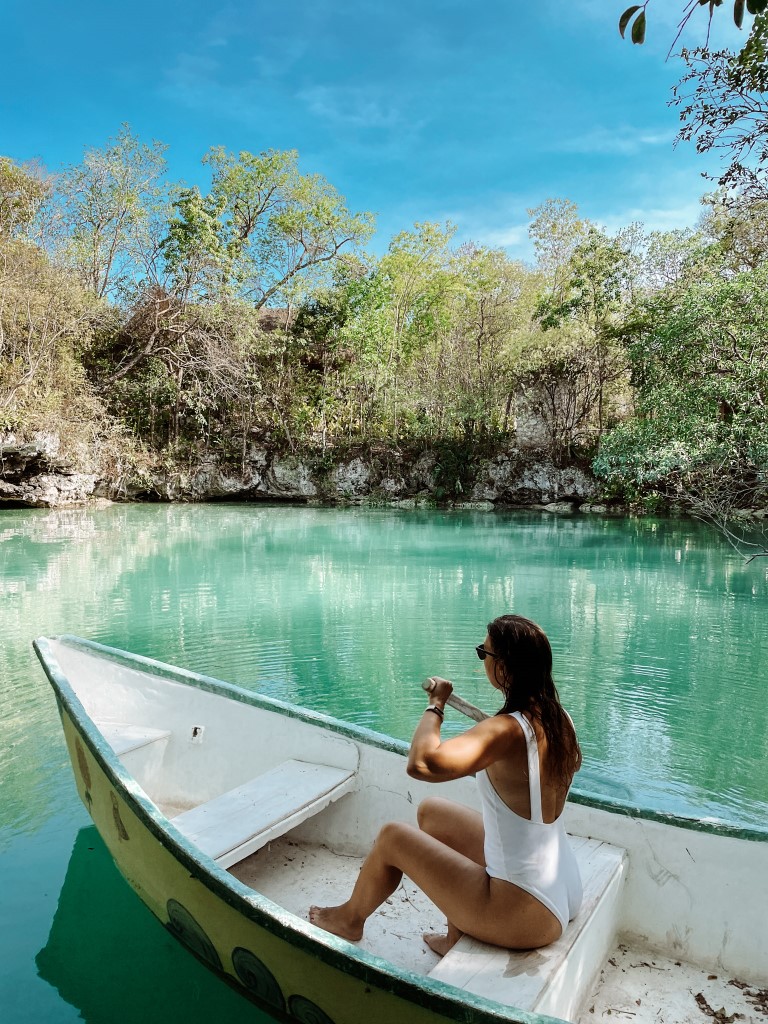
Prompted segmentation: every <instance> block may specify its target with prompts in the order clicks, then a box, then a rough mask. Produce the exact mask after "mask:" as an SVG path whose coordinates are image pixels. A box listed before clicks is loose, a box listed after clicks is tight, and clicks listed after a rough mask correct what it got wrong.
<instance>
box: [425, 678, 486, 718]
mask: <svg viewBox="0 0 768 1024" xmlns="http://www.w3.org/2000/svg"><path fill="white" fill-rule="evenodd" d="M421 688H422V690H426V691H427V693H432V691H433V690H434V688H435V681H434V679H425V680H424V682H423V683H422V684H421ZM445 703H446V704H450V706H451V707H452V708H453V709H454V710H455V711H459V712H460V713H461V714H462V715H466V716H467V718H471V719H472V720H473V721H475V722H482V721H484V719H486V718H487V717H488V715H486V713H485V712H484V711H481V710H480V708H478V707H475V705H474V704H470V703H469V701H468V700H464V698H463V697H459V696H458V695H457V694H455V693H452V694H451V695H450V697H449V698H448V700H447V701H446V702H445Z"/></svg>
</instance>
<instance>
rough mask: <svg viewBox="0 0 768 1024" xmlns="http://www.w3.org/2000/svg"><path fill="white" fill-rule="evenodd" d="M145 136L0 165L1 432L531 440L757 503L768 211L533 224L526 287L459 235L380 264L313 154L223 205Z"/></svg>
mask: <svg viewBox="0 0 768 1024" xmlns="http://www.w3.org/2000/svg"><path fill="white" fill-rule="evenodd" d="M166 157H167V154H166V149H165V147H164V146H163V145H161V144H160V143H157V142H152V143H146V142H143V141H142V140H140V139H139V138H137V137H136V136H135V135H133V134H132V132H131V131H130V129H129V128H128V127H127V126H125V127H123V128H122V130H121V131H120V132H119V134H118V135H117V136H116V137H115V138H114V139H112V140H109V141H108V143H107V144H106V145H105V146H103V147H102V148H94V149H90V150H88V151H87V152H86V153H85V155H84V158H83V160H82V162H81V163H80V164H79V165H77V166H73V167H68V168H65V169H64V170H63V171H61V172H60V173H58V174H56V175H52V174H49V173H47V172H46V171H45V170H44V169H43V168H42V167H40V166H38V165H35V164H34V163H26V164H24V163H19V162H16V161H14V160H12V159H10V158H8V157H3V158H0V437H2V436H5V437H6V438H7V437H8V436H10V435H12V436H14V437H15V438H16V439H17V440H24V439H26V438H30V437H33V436H35V435H39V434H40V433H45V432H53V433H56V434H57V435H59V436H60V437H61V439H62V446H63V448H64V449H65V450H66V451H67V452H68V453H69V455H70V456H71V457H72V458H73V459H74V460H75V461H76V460H77V458H78V457H80V455H82V456H83V457H85V454H87V453H88V452H91V453H92V452H93V451H94V450H98V452H99V457H100V459H101V462H102V467H103V468H104V469H105V471H107V472H109V471H110V468H111V470H112V471H113V472H116V473H117V472H120V473H125V472H126V467H127V466H130V465H139V464H141V463H142V460H144V461H145V462H151V461H153V460H154V461H155V462H156V463H157V462H158V460H160V461H161V462H163V463H165V464H167V465H173V464H176V465H178V464H192V463H195V462H198V461H200V460H201V459H202V458H203V457H212V456H213V457H216V458H218V459H219V460H222V461H226V462H230V463H235V464H237V463H240V462H244V461H245V460H247V459H248V458H249V453H250V452H251V451H252V450H254V448H258V447H262V448H263V447H265V446H268V447H273V448H278V449H282V450H287V451H290V452H295V453H299V454H304V453H315V454H317V453H320V455H323V454H324V455H326V456H327V455H328V453H329V452H331V453H333V452H334V451H337V452H338V451H339V450H344V449H345V448H347V447H355V446H357V447H363V448H364V447H365V446H368V447H371V446H377V445H378V446H387V445H389V446H395V447H398V446H400V447H402V446H415V447H418V446H420V445H421V446H427V445H436V444H451V445H453V446H454V448H456V449H457V450H459V451H463V452H464V453H466V455H467V457H471V456H472V454H473V453H480V452H484V451H491V450H493V449H494V447H499V446H503V445H505V444H511V443H514V439H515V437H516V427H517V426H520V425H522V424H523V423H524V422H525V423H528V424H529V425H530V424H531V423H535V424H536V425H537V430H538V431H539V435H540V444H541V446H542V448H543V449H544V450H545V451H546V452H547V453H548V455H549V457H551V458H552V459H553V460H554V461H555V462H556V463H560V464H563V463H564V462H568V461H573V460H579V459H581V460H590V461H591V462H592V464H593V466H594V468H595V470H596V472H597V473H598V474H599V475H600V476H601V477H602V478H603V480H604V482H605V488H606V493H607V494H608V495H613V496H616V497H618V498H621V499H622V500H625V501H626V500H631V501H637V502H645V503H646V504H652V503H653V502H654V501H657V500H666V499H668V498H669V497H670V496H671V497H677V498H680V497H683V498H686V499H693V500H699V501H701V500H709V498H708V496H709V497H711V496H712V495H713V494H718V493H721V492H722V489H723V488H724V487H725V488H727V489H728V493H729V495H731V497H732V499H733V502H734V503H735V505H737V506H739V505H743V504H755V502H756V501H759V500H761V497H764V495H765V480H766V477H765V472H766V468H767V467H768V440H766V438H767V437H768V434H767V433H766V401H768V346H767V345H766V340H765V331H766V323H768V195H766V194H765V193H764V192H761V191H760V190H756V189H749V188H744V189H742V190H739V189H738V188H733V187H732V188H730V189H728V190H725V189H722V188H720V189H717V188H716V189H715V190H714V191H713V192H711V193H710V194H708V195H705V196H704V197H703V199H702V214H701V218H700V221H699V223H698V224H697V225H695V226H693V227H691V228H690V229H688V230H678V231H671V232H647V231H646V230H645V229H644V228H643V225H641V224H630V225H627V226H626V227H625V228H624V229H622V230H621V231H619V232H617V233H616V234H613V235H611V234H608V233H606V231H604V230H603V229H602V228H600V227H599V226H597V225H595V224H593V223H590V222H589V221H588V220H587V219H585V218H584V217H582V216H581V215H580V213H579V210H578V209H577V207H576V206H575V205H574V204H573V203H572V202H570V201H569V200H567V199H550V200H548V201H546V202H544V203H543V204H542V205H541V206H539V207H538V208H536V209H534V210H531V211H529V215H530V225H529V232H530V237H531V239H532V243H533V249H534V252H535V260H534V261H533V262H532V263H531V264H523V263H521V262H517V261H515V260H512V259H510V258H509V257H508V255H507V254H506V253H505V252H504V251H502V250H498V249H490V248H487V247H485V246H482V245H479V244H473V243H464V244H458V243H457V242H456V240H455V231H454V229H453V227H452V226H451V225H450V224H436V223H421V224H415V225H414V226H412V227H411V228H408V229H407V230H403V231H402V232H400V233H398V234H396V235H395V236H394V237H393V238H392V239H391V240H390V241H389V244H388V246H387V248H386V250H385V251H384V252H383V254H380V255H374V254H372V253H371V252H370V251H368V250H367V248H366V246H367V245H368V243H369V241H370V239H371V236H372V233H373V228H374V222H373V217H372V216H371V215H370V214H368V213H365V212H355V211H351V210H349V209H348V207H347V204H346V201H345V199H344V197H343V196H341V195H339V193H338V192H337V191H336V190H335V189H334V188H333V186H332V185H331V184H330V183H329V182H327V181H325V180H324V179H323V178H322V177H320V176H318V175H308V174H304V173H302V172H301V170H300V168H299V163H298V156H297V154H296V153H294V152H277V151H269V152H264V153H259V154H251V153H247V152H241V153H237V154H233V153H228V152H226V151H224V150H223V149H219V148H216V149H212V150H211V151H210V152H209V153H208V154H206V156H205V157H204V158H203V160H204V164H205V166H206V168H207V172H208V175H209V180H210V183H209V187H208V188H207V189H206V190H201V189H200V188H189V187H187V186H184V185H182V184H179V183H175V182H173V181H171V180H169V176H168V167H167V162H166Z"/></svg>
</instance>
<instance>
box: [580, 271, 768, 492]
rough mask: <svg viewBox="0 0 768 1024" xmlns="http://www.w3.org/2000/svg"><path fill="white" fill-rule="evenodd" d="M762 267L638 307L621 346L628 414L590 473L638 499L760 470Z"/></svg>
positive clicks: (765, 353) (767, 381) (766, 449)
mask: <svg viewBox="0 0 768 1024" xmlns="http://www.w3.org/2000/svg"><path fill="white" fill-rule="evenodd" d="M766 322H768V267H766V266H765V264H763V265H762V266H761V267H760V268H758V269H757V270H754V271H745V272H742V273H740V274H738V275H734V276H727V277H723V276H720V275H715V274H713V275H712V276H710V278H709V279H708V280H702V281H699V282H697V283H696V284H693V285H690V286H688V287H686V288H685V289H684V290H683V289H671V290H668V291H666V292H662V293H660V294H658V295H655V296H652V297H650V298H649V299H648V300H647V301H646V302H645V307H644V316H643V317H640V318H638V319H637V320H636V321H635V334H634V338H633V339H632V341H631V342H630V345H629V355H630V362H631V366H632V376H633V381H634V384H635V389H636V396H637V417H636V418H635V419H632V420H630V421H628V422H627V423H624V424H622V425H621V426H619V427H617V428H616V429H615V430H614V431H613V432H612V433H611V434H610V435H609V436H608V437H607V438H605V439H604V441H603V444H602V446H601V450H600V453H599V455H598V457H597V459H596V460H595V462H594V468H595V471H596V472H597V473H598V475H599V476H602V477H603V478H604V479H605V480H606V481H607V482H608V483H609V484H610V485H612V486H619V485H621V484H622V483H623V484H624V485H625V486H626V488H627V489H628V490H629V491H631V490H632V489H635V491H637V492H639V491H642V490H643V489H645V488H647V487H648V486H649V485H651V486H654V487H656V486H661V487H662V488H665V487H666V488H667V489H671V491H673V492H674V491H677V492H678V493H683V494H690V493H691V492H692V491H693V492H695V491H696V490H697V488H700V487H701V486H702V484H701V481H702V480H704V479H706V480H708V481H710V482H714V481H716V480H717V479H720V480H721V483H722V486H723V487H724V488H725V489H726V490H728V488H729V487H730V483H731V482H732V480H733V479H734V477H738V476H739V475H741V476H744V475H745V474H746V475H749V474H752V473H757V474H763V476H764V477H765V474H766V473H768V445H767V444H766V440H765V439H766V407H767V406H768V349H767V348H766V345H765V340H764V338H765V334H764V332H765V324H766Z"/></svg>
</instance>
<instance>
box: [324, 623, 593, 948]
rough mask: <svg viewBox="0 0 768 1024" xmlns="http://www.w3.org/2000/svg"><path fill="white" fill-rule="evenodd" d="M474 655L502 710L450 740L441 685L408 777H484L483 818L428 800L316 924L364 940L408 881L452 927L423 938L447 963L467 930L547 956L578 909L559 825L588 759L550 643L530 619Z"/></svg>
mask: <svg viewBox="0 0 768 1024" xmlns="http://www.w3.org/2000/svg"><path fill="white" fill-rule="evenodd" d="M477 654H478V657H479V658H481V659H482V661H483V665H484V667H485V672H486V675H487V676H488V680H489V682H490V683H491V686H493V687H495V688H496V689H497V690H500V691H501V693H502V694H503V697H504V705H503V707H502V708H501V710H500V711H499V712H498V713H497V714H496V715H494V716H493V717H490V718H486V719H485V720H484V721H482V722H480V723H479V724H478V725H475V726H474V727H473V728H472V729H469V730H468V731H467V732H465V733H463V734H462V735H460V736H455V737H453V738H452V739H449V740H445V741H443V742H441V740H440V726H441V725H442V721H443V709H444V707H445V702H446V701H447V699H448V697H449V696H450V694H451V692H452V690H453V687H452V685H451V683H450V682H448V680H447V679H440V678H439V677H434V680H433V681H434V683H435V685H434V688H433V689H432V691H431V692H430V695H429V696H430V698H431V703H430V705H429V707H427V709H426V710H425V712H424V714H423V715H422V717H421V721H420V722H419V725H418V727H417V729H416V732H415V734H414V737H413V740H412V742H411V749H410V753H409V756H408V774H409V775H410V776H412V777H413V778H415V779H422V780H424V781H425V782H444V781H447V780H448V779H459V778H462V777H463V776H465V775H476V776H477V785H478V791H479V793H480V796H481V800H482V814H481V813H479V812H477V811H473V810H470V809H469V808H467V807H464V806H462V805H460V804H455V803H452V802H450V801H448V800H443V799H441V798H439V797H431V798H429V799H427V800H425V801H423V803H422V804H421V805H420V806H419V809H418V828H416V827H414V826H411V825H406V824H403V823H400V822H391V823H390V824H388V825H385V826H384V827H383V828H382V829H381V831H380V832H379V836H378V838H377V840H376V844H375V845H374V847H373V849H372V851H371V853H370V854H369V855H368V857H367V858H366V860H365V861H364V862H363V866H362V868H361V870H360V875H359V877H358V879H357V882H356V883H355V887H354V889H353V891H352V895H351V896H350V898H349V899H348V900H347V902H346V903H343V904H341V905H340V906H338V907H311V908H310V912H309V919H310V921H312V923H313V924H316V925H318V926H319V927H321V928H324V929H326V930H327V931H330V932H333V933H334V934H335V935H340V936H341V937H342V938H345V939H349V940H350V941H353V942H354V941H357V940H359V939H360V938H362V935H363V926H364V924H365V921H366V919H367V918H368V917H369V916H370V915H371V914H372V913H373V911H374V910H376V908H377V907H379V906H380V905H381V904H382V903H383V902H384V901H385V900H386V899H387V898H388V897H389V896H391V895H392V893H393V892H394V891H395V889H396V888H397V887H398V885H399V884H400V880H401V879H402V876H403V874H406V875H408V877H409V878H410V879H412V880H413V881H414V882H415V883H416V885H418V886H419V888H421V889H423V891H424V892H425V893H426V894H427V896H429V898H430V899H431V900H432V902H433V903H435V904H436V905H437V906H438V907H439V908H440V909H441V910H442V911H443V913H444V914H445V915H446V917H447V918H448V930H447V933H446V934H445V935H425V936H424V939H425V941H426V942H427V944H428V945H429V946H430V948H431V949H433V950H434V951H435V952H436V953H438V954H439V955H440V956H442V955H444V954H445V953H447V952H448V950H449V949H450V948H451V947H452V946H453V945H454V944H455V943H456V942H457V941H458V940H459V938H460V937H461V935H462V934H463V933H464V932H467V933H468V934H469V935H473V936H474V937H475V938H477V939H480V940H481V941H483V942H490V943H493V944H495V945H497V946H504V947H506V948H508V949H534V948H536V947H538V946H546V945H547V944H548V943H550V942H553V941H554V940H555V939H557V938H559V937H560V935H561V934H562V932H563V929H564V928H565V926H566V925H567V923H568V921H569V920H570V919H571V918H572V917H573V916H574V915H575V914H576V912H577V911H578V909H579V905H580V903H581V880H580V878H579V872H578V867H577V864H576V860H575V858H574V855H573V852H572V850H571V848H570V846H569V844H568V840H567V837H566V834H565V827H564V825H563V820H562V817H561V815H562V811H563V806H564V804H565V800H566V797H567V795H568V790H569V788H570V785H571V780H572V779H573V776H574V773H575V772H576V771H578V769H579V767H580V765H581V752H580V750H579V744H578V741H577V739H576V734H575V731H574V728H573V724H572V722H571V720H570V717H569V716H568V714H567V712H566V711H564V709H563V708H562V706H561V705H560V701H559V698H558V695H557V690H556V689H555V684H554V682H553V680H552V649H551V647H550V645H549V640H548V639H547V637H546V634H545V633H544V631H543V630H542V629H541V628H540V627H539V626H537V625H536V624H535V623H534V622H531V621H530V619H524V618H523V617H522V616H520V615H502V616H500V617H499V618H497V619H494V620H493V622H491V623H490V624H489V625H488V634H487V636H486V638H485V641H484V642H483V644H482V645H481V646H479V647H478V648H477Z"/></svg>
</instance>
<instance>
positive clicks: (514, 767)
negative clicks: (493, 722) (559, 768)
mask: <svg viewBox="0 0 768 1024" xmlns="http://www.w3.org/2000/svg"><path fill="white" fill-rule="evenodd" d="M505 717H506V718H507V719H508V721H509V733H510V739H509V754H508V755H507V756H506V757H503V758H499V760H497V761H494V763H493V764H491V765H489V766H488V768H487V769H486V770H487V773H488V778H489V779H490V781H491V783H492V785H493V788H494V789H495V790H496V793H497V794H498V796H499V797H500V798H501V800H502V801H503V803H505V804H506V806H507V807H508V808H509V809H510V810H511V811H513V812H514V813H515V814H517V815H519V816H520V817H521V818H526V819H528V820H530V818H531V795H530V785H529V770H528V743H527V739H526V735H525V732H524V728H523V725H522V724H521V723H520V722H519V721H518V720H517V718H515V717H514V716H513V715H511V714H510V715H507V716H505ZM525 719H526V721H527V722H528V724H529V726H530V728H532V729H533V731H534V734H535V737H536V746H537V751H538V763H539V773H538V774H539V779H540V784H541V808H542V818H543V820H544V822H546V823H550V822H553V821H556V820H557V819H558V818H559V817H560V815H561V814H562V812H563V808H564V806H565V801H566V798H567V796H568V790H569V788H570V783H571V780H572V778H573V775H572V774H571V776H570V778H569V779H568V782H567V785H566V784H564V782H563V780H562V779H561V778H559V777H558V776H557V775H555V774H554V773H553V772H552V771H551V770H550V758H549V757H548V753H549V744H548V741H547V738H546V735H545V733H544V729H543V728H542V725H541V723H540V722H539V721H537V719H536V718H535V717H534V716H532V715H530V714H525Z"/></svg>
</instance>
